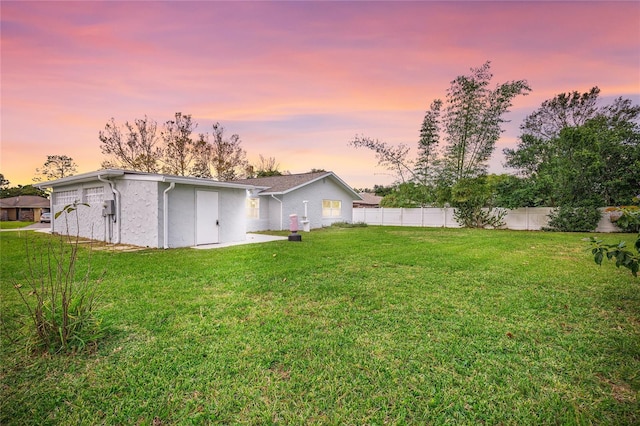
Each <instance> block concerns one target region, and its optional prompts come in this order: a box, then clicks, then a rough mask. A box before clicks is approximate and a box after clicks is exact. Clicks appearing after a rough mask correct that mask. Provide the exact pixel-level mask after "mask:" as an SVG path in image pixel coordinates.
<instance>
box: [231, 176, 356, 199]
mask: <svg viewBox="0 0 640 426" xmlns="http://www.w3.org/2000/svg"><path fill="white" fill-rule="evenodd" d="M324 178H330V179H332V180H334V181H335V182H336V183H337V184H338V185H340V186H342V187H343V188H344V189H345V190H346V191H348V192H350V193H352V195H353V196H354V198H353V199H354V200H358V199H360V196H359V195H358V194H357V193H356V192H355V191H354V190H353V189H352V188H351V187H350V186H349V185H347V184H346V183H345V182H344V181H343V180H342V179H340V178H339V177H338V176H337V175H336V174H335V173H333V172H310V173H299V174H293V175H280V176H268V177H261V178H252V179H240V180H235V181H233V182H237V183H244V184H247V185H253V186H256V187H259V188H263V190H262V192H260V195H271V194H273V195H281V194H286V193H288V192H291V191H295V190H296V189H298V188H301V187H303V186H306V185H309V184H311V183H313V182H316V181H318V180H320V179H324Z"/></svg>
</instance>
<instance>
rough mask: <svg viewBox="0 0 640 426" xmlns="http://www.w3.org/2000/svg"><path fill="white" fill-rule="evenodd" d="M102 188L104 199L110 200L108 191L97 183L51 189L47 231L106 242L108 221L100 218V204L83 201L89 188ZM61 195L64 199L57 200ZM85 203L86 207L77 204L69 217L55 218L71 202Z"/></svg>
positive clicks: (101, 206) (107, 239)
mask: <svg viewBox="0 0 640 426" xmlns="http://www.w3.org/2000/svg"><path fill="white" fill-rule="evenodd" d="M100 187H101V188H103V191H104V193H103V194H104V197H101V198H104V199H113V194H112V192H111V190H110V189H107V188H105V184H103V183H102V182H100V181H97V180H96V181H95V182H86V183H82V184H75V185H68V186H62V187H57V188H55V190H54V192H53V194H51V216H52V217H51V230H52V232H56V233H59V234H63V235H72V236H76V235H77V236H79V237H82V238H90V239H94V240H99V241H110V234H109V229H110V228H111V224H110V223H109V218H107V217H103V216H102V208H103V201H104V200H100V201H96V200H93V199H87V194H86V190H87V189H89V188H100ZM62 193H64V198H62V197H61V196H62V195H63V194H62ZM74 201H75V202H78V203H86V204H89V206H85V205H83V204H79V205H78V206H77V207H76V209H75V210H74V211H73V212H71V213H62V214H60V215H59V216H58V218H56V217H55V216H56V214H58V213H59V212H61V211H63V209H64V208H65V207H66V206H68V205H70V204H72V203H73V202H74Z"/></svg>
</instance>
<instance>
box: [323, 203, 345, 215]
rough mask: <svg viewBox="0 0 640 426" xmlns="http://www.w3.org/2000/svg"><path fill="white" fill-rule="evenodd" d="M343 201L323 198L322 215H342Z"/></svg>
mask: <svg viewBox="0 0 640 426" xmlns="http://www.w3.org/2000/svg"><path fill="white" fill-rule="evenodd" d="M341 207H342V201H340V200H322V217H340V209H341Z"/></svg>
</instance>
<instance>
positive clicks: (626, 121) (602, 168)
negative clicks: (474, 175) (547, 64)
mask: <svg viewBox="0 0 640 426" xmlns="http://www.w3.org/2000/svg"><path fill="white" fill-rule="evenodd" d="M599 93H600V90H599V89H598V88H597V87H594V88H592V89H591V90H590V91H589V92H586V93H583V94H579V93H578V92H572V93H565V94H560V95H557V96H556V97H554V98H553V99H551V100H547V101H545V102H543V103H542V106H541V107H540V108H539V109H538V110H537V111H535V112H534V113H532V114H531V115H530V116H529V117H527V118H526V119H525V121H524V123H523V124H522V126H521V131H522V134H521V136H520V141H519V143H518V146H517V147H516V148H515V149H506V150H504V153H505V156H506V158H507V161H506V165H507V166H509V167H513V168H515V169H516V170H517V171H518V172H519V173H520V174H521V175H523V176H524V177H526V178H527V179H529V180H530V181H531V182H532V184H533V186H534V187H535V188H536V191H537V194H536V195H535V198H537V199H543V200H545V201H546V202H547V203H548V205H550V206H567V205H568V206H587V205H591V206H595V207H599V206H604V205H615V204H625V203H628V202H629V200H630V199H631V198H632V197H633V196H635V195H636V194H637V191H638V187H640V129H639V127H638V118H640V106H637V105H633V104H632V103H631V101H630V100H628V99H623V98H618V99H616V100H615V101H614V102H613V103H612V104H610V105H604V106H601V107H597V106H596V102H597V100H598V94H599Z"/></svg>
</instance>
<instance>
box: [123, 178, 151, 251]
mask: <svg viewBox="0 0 640 426" xmlns="http://www.w3.org/2000/svg"><path fill="white" fill-rule="evenodd" d="M114 182H115V186H116V189H117V190H118V192H120V211H119V217H120V242H121V243H122V244H132V245H135V246H140V247H154V248H155V247H160V245H159V244H160V236H159V231H158V227H159V225H160V226H162V225H161V224H160V222H159V218H158V185H159V184H158V182H156V181H152V180H135V179H128V178H124V179H114ZM116 208H117V207H116ZM116 225H117V224H116Z"/></svg>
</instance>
